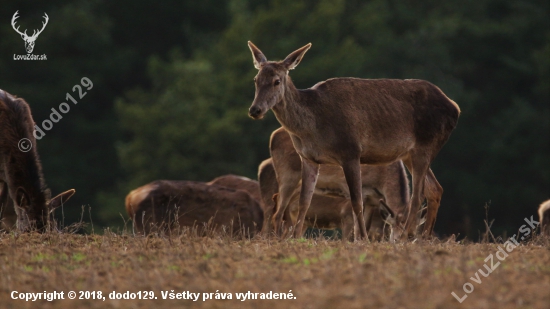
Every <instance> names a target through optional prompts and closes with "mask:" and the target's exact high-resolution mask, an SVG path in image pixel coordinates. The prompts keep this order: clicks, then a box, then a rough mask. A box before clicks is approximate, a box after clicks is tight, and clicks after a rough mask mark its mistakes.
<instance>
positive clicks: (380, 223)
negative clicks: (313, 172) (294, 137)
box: [258, 158, 396, 240]
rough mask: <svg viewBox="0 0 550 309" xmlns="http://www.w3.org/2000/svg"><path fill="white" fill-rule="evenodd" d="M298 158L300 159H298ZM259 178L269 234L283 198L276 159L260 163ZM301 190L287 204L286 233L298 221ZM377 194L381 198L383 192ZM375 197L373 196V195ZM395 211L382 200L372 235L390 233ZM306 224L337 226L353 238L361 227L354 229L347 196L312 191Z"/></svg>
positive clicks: (264, 231)
mask: <svg viewBox="0 0 550 309" xmlns="http://www.w3.org/2000/svg"><path fill="white" fill-rule="evenodd" d="M298 160H299V159H298ZM258 179H259V182H260V190H261V192H262V202H263V204H264V206H263V209H264V225H263V229H262V233H263V234H270V233H271V232H273V230H274V229H273V224H272V223H273V221H272V220H271V218H272V216H273V213H274V212H276V211H278V208H277V205H278V204H279V205H280V203H278V199H279V197H280V193H279V191H278V190H279V185H278V183H277V179H276V175H275V168H274V166H273V159H272V158H269V159H267V160H264V161H263V162H262V163H261V164H260V168H259V172H258ZM297 194H299V192H294V194H293V196H292V198H291V203H290V205H289V207H287V209H286V211H285V212H284V215H283V222H282V224H281V225H280V226H281V227H282V230H283V231H282V232H280V233H279V234H281V235H284V234H286V232H287V231H288V230H290V227H292V226H293V224H292V223H293V222H295V221H296V212H295V211H291V210H295V209H296V208H297V207H296V206H297V205H296V202H297V201H296V195H297ZM378 197H382V196H381V195H380V196H378ZM372 198H374V196H373V197H372ZM395 217H396V215H395V212H394V211H393V210H392V209H391V208H390V207H388V206H387V205H386V204H385V203H383V204H382V203H379V208H378V209H377V211H375V212H374V217H373V220H372V225H371V229H370V232H371V234H369V237H370V236H371V235H372V236H373V237H372V238H373V239H380V238H381V237H382V236H388V237H390V236H391V235H390V234H388V233H386V231H390V232H391V231H392V230H390V229H386V228H385V227H386V225H387V224H389V225H391V226H390V228H391V227H393V226H395V225H396V220H395ZM305 226H307V227H314V228H320V229H336V228H340V229H341V230H342V239H348V240H353V239H354V236H355V235H357V234H358V232H359V231H358V230H355V229H354V214H353V211H352V209H351V204H350V202H349V200H348V199H345V198H342V197H339V196H336V195H333V196H326V195H322V194H316V193H314V194H313V197H312V199H311V207H309V208H308V212H307V214H306V219H305Z"/></svg>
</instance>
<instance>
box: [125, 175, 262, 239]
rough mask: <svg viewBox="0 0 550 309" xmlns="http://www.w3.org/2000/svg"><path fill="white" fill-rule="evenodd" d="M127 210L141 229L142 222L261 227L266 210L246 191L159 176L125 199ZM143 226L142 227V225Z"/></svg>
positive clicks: (237, 227) (236, 227)
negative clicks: (160, 177) (165, 178)
mask: <svg viewBox="0 0 550 309" xmlns="http://www.w3.org/2000/svg"><path fill="white" fill-rule="evenodd" d="M126 208H127V210H128V209H129V211H128V214H129V215H130V216H132V217H133V219H134V220H135V222H136V225H137V226H138V229H141V228H143V226H142V225H143V224H144V223H145V225H147V224H156V225H161V224H165V225H166V226H168V227H169V226H171V225H173V223H174V222H175V221H176V220H177V222H178V224H179V225H180V226H194V225H198V226H203V225H204V224H205V223H211V224H213V226H214V227H216V228H219V227H221V226H222V225H225V226H231V225H232V226H233V228H234V230H235V231H237V230H238V229H239V226H244V227H245V228H246V229H249V230H250V231H254V230H255V229H256V228H261V224H262V220H263V213H262V211H261V209H260V206H259V204H258V202H257V201H256V200H254V198H252V197H251V196H250V195H249V194H248V193H247V192H245V191H242V190H235V189H231V188H226V187H222V186H217V185H208V184H206V183H201V182H194V181H169V180H159V181H154V182H152V183H150V184H148V185H145V186H143V187H140V188H138V189H136V190H134V191H132V192H130V194H129V195H128V197H127V199H126ZM140 227H141V228H140Z"/></svg>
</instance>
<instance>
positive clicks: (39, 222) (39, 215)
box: [14, 187, 75, 231]
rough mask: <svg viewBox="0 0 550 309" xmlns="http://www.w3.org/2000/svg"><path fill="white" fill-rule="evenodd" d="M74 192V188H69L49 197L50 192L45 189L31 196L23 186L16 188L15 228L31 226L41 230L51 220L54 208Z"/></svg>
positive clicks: (21, 229) (24, 229)
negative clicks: (41, 192)
mask: <svg viewBox="0 0 550 309" xmlns="http://www.w3.org/2000/svg"><path fill="white" fill-rule="evenodd" d="M74 193H75V190H74V189H71V190H68V191H65V192H63V193H61V194H59V195H57V196H56V197H54V198H52V199H50V196H51V193H50V190H49V189H47V190H46V191H45V192H44V193H43V194H39V195H37V196H35V197H34V198H31V195H29V194H28V191H27V190H25V189H24V188H23V187H19V188H17V190H16V193H15V197H16V198H15V205H14V206H15V210H16V213H17V228H18V229H19V230H20V231H28V230H30V229H31V228H36V229H37V230H39V231H42V230H43V229H44V227H46V226H47V225H48V222H50V221H52V218H53V217H52V216H53V212H54V210H55V209H56V208H58V207H59V206H62V205H63V204H64V203H66V202H67V201H68V200H69V199H70V198H71V197H72V196H73V194H74Z"/></svg>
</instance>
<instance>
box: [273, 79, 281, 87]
mask: <svg viewBox="0 0 550 309" xmlns="http://www.w3.org/2000/svg"><path fill="white" fill-rule="evenodd" d="M273 84H274V85H275V86H279V85H280V84H281V80H280V79H277V80H275V82H274V83H273Z"/></svg>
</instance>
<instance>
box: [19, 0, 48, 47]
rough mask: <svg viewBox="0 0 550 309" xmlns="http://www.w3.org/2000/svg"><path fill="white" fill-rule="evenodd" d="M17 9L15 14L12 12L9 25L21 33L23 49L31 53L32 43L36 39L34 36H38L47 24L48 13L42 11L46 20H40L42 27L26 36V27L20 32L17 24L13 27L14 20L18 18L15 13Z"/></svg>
mask: <svg viewBox="0 0 550 309" xmlns="http://www.w3.org/2000/svg"><path fill="white" fill-rule="evenodd" d="M18 12H19V11H16V12H15V14H13V17H12V19H11V26H12V27H13V30H15V32H17V33H19V34H20V35H21V38H22V39H23V40H24V41H25V49H26V50H27V53H29V54H30V53H32V51H33V49H34V43H35V41H36V38H38V35H39V34H40V33H42V31H44V28H46V25H47V24H48V20H49V18H48V14H46V13H44V19H45V20H46V21H43V22H42V29H40V30H38V31H37V30H33V33H32V35H31V36H28V35H27V29H25V31H24V32H21V31H19V26H17V28H15V20H16V19H18V18H19V16H18V15H17V14H18Z"/></svg>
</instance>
